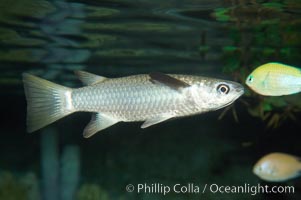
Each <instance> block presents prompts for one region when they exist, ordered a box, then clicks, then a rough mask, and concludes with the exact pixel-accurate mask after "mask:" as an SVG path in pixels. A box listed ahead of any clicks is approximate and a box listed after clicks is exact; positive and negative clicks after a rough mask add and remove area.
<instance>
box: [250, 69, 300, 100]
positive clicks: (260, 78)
mask: <svg viewBox="0 0 301 200" xmlns="http://www.w3.org/2000/svg"><path fill="white" fill-rule="evenodd" d="M246 84H247V85H248V86H249V87H250V88H251V89H252V90H253V91H255V92H256V93H258V94H261V95H264V96H282V95H290V94H295V93H298V92H300V91H301V69H299V68H296V67H293V66H289V65H285V64H281V63H267V64H264V65H261V66H259V67H257V68H256V69H255V70H254V71H253V72H252V73H251V74H250V75H249V76H248V77H247V79H246Z"/></svg>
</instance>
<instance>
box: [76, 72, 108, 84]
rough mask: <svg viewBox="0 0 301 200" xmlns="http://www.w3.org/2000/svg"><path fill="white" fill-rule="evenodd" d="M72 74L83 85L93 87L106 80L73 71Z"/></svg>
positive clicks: (90, 74) (87, 73) (101, 77)
mask: <svg viewBox="0 0 301 200" xmlns="http://www.w3.org/2000/svg"><path fill="white" fill-rule="evenodd" d="M74 73H75V74H76V75H77V77H78V78H79V80H81V82H83V83H84V84H85V85H94V84H96V83H100V82H102V81H104V80H106V79H107V78H106V77H103V76H98V75H95V74H92V73H89V72H85V71H75V72H74Z"/></svg>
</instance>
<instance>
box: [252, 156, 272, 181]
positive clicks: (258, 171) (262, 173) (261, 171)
mask: <svg viewBox="0 0 301 200" xmlns="http://www.w3.org/2000/svg"><path fill="white" fill-rule="evenodd" d="M276 171H277V170H276V166H275V164H274V163H273V162H272V161H271V160H268V159H261V160H259V161H258V162H257V163H256V164H255V165H254V167H253V173H254V174H255V175H256V176H258V177H259V178H261V179H263V180H266V181H275V180H276V177H277V174H276Z"/></svg>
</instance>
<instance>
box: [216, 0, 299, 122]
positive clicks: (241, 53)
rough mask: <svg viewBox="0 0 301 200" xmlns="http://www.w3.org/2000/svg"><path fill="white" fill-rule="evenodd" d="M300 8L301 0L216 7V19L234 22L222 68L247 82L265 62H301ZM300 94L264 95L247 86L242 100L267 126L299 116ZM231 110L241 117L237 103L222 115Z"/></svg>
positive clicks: (230, 28)
mask: <svg viewBox="0 0 301 200" xmlns="http://www.w3.org/2000/svg"><path fill="white" fill-rule="evenodd" d="M298 8H301V2H300V1H296V0H284V1H282V2H279V1H270V2H269V3H264V2H262V3H260V2H258V1H256V2H255V1H254V2H244V1H242V2H240V3H239V4H235V5H234V4H233V6H232V7H228V8H218V9H216V10H214V12H213V13H212V16H213V17H214V18H215V19H216V20H218V21H220V22H223V23H229V22H232V23H234V26H228V27H229V28H228V31H229V37H230V39H232V45H227V46H223V47H222V60H223V62H224V67H223V69H222V71H223V72H224V73H226V74H228V75H231V76H232V77H233V80H235V81H238V82H240V83H242V84H244V82H245V79H246V78H247V76H248V74H250V72H251V71H253V70H254V69H255V68H256V67H257V66H260V65H262V64H264V63H267V62H271V61H278V62H283V63H287V64H292V65H294V64H296V65H298V63H300V62H301V60H300V57H301V52H300V49H299V46H300V45H301V19H300V18H298V17H296V16H295V14H294V13H295V12H296V11H298ZM250 33H252V34H250ZM299 67H301V66H299ZM298 96H299V97H300V95H291V96H284V97H263V96H261V95H258V94H256V93H255V92H253V91H251V90H250V89H248V87H245V95H244V96H243V97H242V98H241V99H240V101H241V102H243V104H244V105H245V107H246V109H247V111H248V112H249V114H250V115H252V116H254V117H257V118H260V119H261V120H263V121H264V122H265V123H266V126H267V127H268V128H277V127H279V126H281V125H282V124H283V123H284V122H285V121H287V120H292V121H294V120H297V119H296V114H297V113H299V112H300V111H301V103H299V102H300V101H299V100H298V98H296V97H298ZM299 99H300V98H299ZM228 111H232V115H233V116H234V118H235V119H238V116H237V115H236V112H235V110H234V107H229V108H227V109H225V110H224V112H223V113H222V114H221V116H220V118H222V117H223V116H224V115H225V114H226V113H227V112H228Z"/></svg>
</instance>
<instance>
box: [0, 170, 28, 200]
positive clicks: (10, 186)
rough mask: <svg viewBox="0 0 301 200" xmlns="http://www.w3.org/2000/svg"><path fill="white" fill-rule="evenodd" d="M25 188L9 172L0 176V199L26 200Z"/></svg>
mask: <svg viewBox="0 0 301 200" xmlns="http://www.w3.org/2000/svg"><path fill="white" fill-rule="evenodd" d="M27 195H28V194H27V188H26V186H25V185H24V184H22V183H20V182H19V180H18V179H17V178H16V177H14V176H13V174H11V173H10V172H3V173H2V174H1V175H0V199H3V200H27V199H28V198H27Z"/></svg>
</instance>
